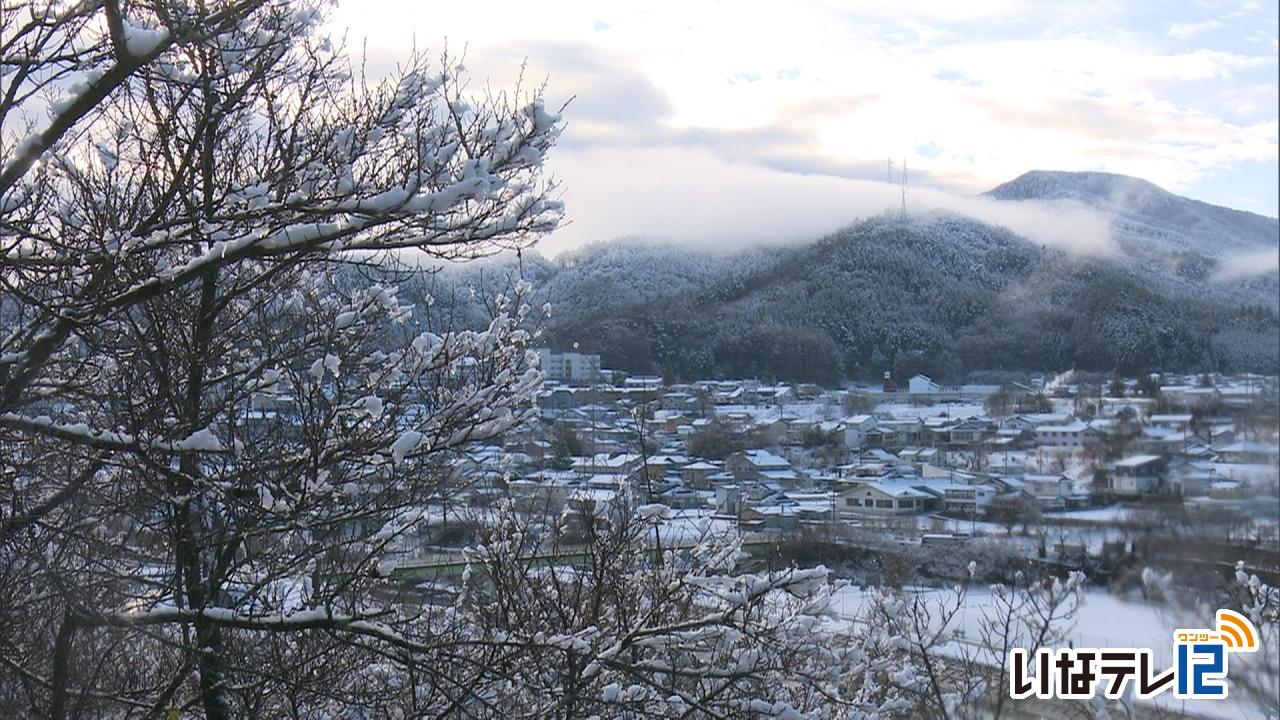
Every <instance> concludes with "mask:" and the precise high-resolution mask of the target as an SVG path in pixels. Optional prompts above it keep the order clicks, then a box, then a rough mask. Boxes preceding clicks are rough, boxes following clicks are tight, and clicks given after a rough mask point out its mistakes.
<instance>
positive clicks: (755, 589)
mask: <svg viewBox="0 0 1280 720" xmlns="http://www.w3.org/2000/svg"><path fill="white" fill-rule="evenodd" d="M3 1H4V3H5V4H4V5H3V9H2V10H0V32H2V37H0V121H2V123H3V129H4V137H3V140H2V141H0V153H2V156H3V163H2V166H0V667H2V668H3V671H2V672H0V715H4V716H16V717H25V716H49V717H55V718H64V717H158V716H164V715H167V714H170V713H173V712H176V713H178V714H180V715H201V716H205V717H209V718H230V717H264V718H265V717H422V716H447V717H453V716H465V717H506V716H509V715H511V714H522V715H526V716H544V715H545V714H552V715H560V716H563V717H572V716H576V715H579V714H581V713H583V712H596V713H600V714H605V715H613V716H617V715H630V716H637V715H659V716H668V715H671V714H681V715H686V716H707V717H724V716H745V715H752V714H755V715H759V716H784V717H786V716H790V717H795V716H797V715H799V714H801V713H803V714H806V715H811V716H815V717H823V716H829V717H836V716H843V715H849V714H852V715H858V714H874V713H879V712H880V711H881V710H883V709H884V708H886V707H889V706H892V704H893V703H895V702H897V698H896V694H895V690H894V689H893V688H892V687H890V686H888V685H885V684H883V683H881V682H879V681H877V680H875V677H877V675H876V674H875V673H874V672H872V673H871V674H868V672H870V670H869V669H872V668H880V669H883V668H884V667H885V666H886V664H888V663H892V662H894V660H893V658H892V657H891V656H890V655H888V654H882V655H880V656H878V657H874V658H873V657H872V654H871V653H870V652H869V650H868V649H869V648H879V647H887V646H886V645H885V643H884V642H883V633H881V632H852V631H850V630H849V629H848V628H843V627H842V626H841V625H840V624H839V623H838V622H835V621H834V620H833V619H832V618H831V617H830V616H829V613H828V612H827V608H828V606H827V600H828V599H829V596H830V587H829V586H828V585H827V583H826V575H825V572H824V571H822V570H820V569H817V570H808V571H798V570H788V571H783V572H773V573H762V574H751V573H748V574H740V573H738V572H737V571H736V570H734V566H735V561H736V559H737V549H738V545H737V544H736V540H735V539H734V538H732V537H726V538H719V539H715V540H712V539H708V540H707V541H706V542H702V543H699V544H698V545H697V547H695V548H694V549H693V550H692V551H688V552H684V551H682V552H681V553H676V552H675V550H674V549H667V550H664V551H663V552H664V553H665V554H664V555H663V556H662V561H661V562H658V561H656V560H657V555H656V550H655V548H653V547H652V546H651V545H650V544H648V542H647V538H650V537H653V536H654V533H656V532H657V530H656V529H655V527H654V525H653V523H654V521H655V518H657V517H659V516H660V515H661V508H656V507H649V508H647V509H644V508H641V509H637V510H638V512H636V513H630V512H628V513H624V514H623V515H622V516H621V518H620V519H619V520H618V522H616V523H609V524H607V527H606V528H605V529H604V530H601V531H600V532H599V533H597V534H595V535H593V536H591V537H590V542H589V548H590V549H589V550H588V551H587V555H588V557H590V559H591V560H590V563H588V565H587V567H588V568H590V570H591V571H590V572H589V573H586V574H583V573H582V572H580V571H578V570H575V569H574V567H575V566H572V565H569V564H559V563H557V564H554V565H553V566H552V567H547V566H545V564H543V565H539V564H538V563H536V562H533V561H532V560H531V559H530V557H529V556H528V553H529V552H530V551H531V550H536V549H537V548H538V545H537V544H536V543H533V544H530V543H527V542H526V540H527V539H528V538H529V536H528V533H527V532H526V530H525V529H521V528H522V527H525V528H527V524H528V518H525V520H523V521H520V520H519V518H518V517H517V516H516V515H515V514H513V513H510V512H499V513H497V514H496V516H495V523H496V524H495V525H494V526H493V528H492V531H493V533H494V534H491V535H490V536H488V537H486V540H485V543H484V545H483V546H481V547H479V548H476V549H475V550H474V554H473V557H474V558H475V564H476V565H477V566H482V567H483V573H484V575H485V576H486V578H487V579H486V580H485V581H484V583H482V584H480V585H478V586H476V587H472V586H470V585H468V590H467V595H466V596H465V597H464V598H463V600H464V602H462V603H461V604H460V605H459V606H457V607H454V606H453V605H451V604H449V603H441V602H437V601H433V600H432V599H431V598H430V597H427V596H426V595H424V594H422V593H420V592H415V591H412V590H411V589H406V588H405V587H404V586H402V585H400V584H398V583H396V582H391V581H389V580H388V579H387V578H386V577H385V573H384V572H383V570H384V569H385V567H384V566H385V560H386V558H387V555H388V552H389V551H391V550H394V549H396V548H397V547H398V546H399V545H400V544H401V543H402V541H403V539H404V538H405V537H406V536H407V535H408V534H409V533H410V531H411V530H412V529H413V528H414V527H415V526H416V525H417V523H418V521H419V520H420V519H421V518H422V517H423V516H424V514H425V513H426V512H427V511H426V510H425V509H424V508H427V507H428V506H429V503H430V502H432V501H439V500H444V499H448V498H450V497H451V496H452V495H453V493H454V488H453V487H451V483H452V482H454V481H453V480H452V479H451V478H453V477H454V475H453V474H451V473H449V472H447V471H446V468H445V466H446V465H447V464H448V463H449V461H450V460H451V459H452V454H453V453H455V452H457V451H459V450H460V449H462V448H464V447H466V446H467V445H468V444H469V443H474V442H477V441H483V440H487V439H493V438H497V437H498V436H500V435H501V434H502V433H504V432H505V431H507V430H509V429H510V428H512V427H514V426H516V425H517V424H518V423H520V422H521V421H523V420H525V419H527V418H528V417H529V416H530V414H531V408H532V405H531V398H532V396H533V393H534V392H535V391H536V389H537V388H538V387H539V384H540V381H541V375H540V373H539V372H538V370H537V368H536V364H535V360H534V358H536V355H534V354H533V353H531V352H530V351H529V348H528V345H529V343H530V342H531V341H532V339H533V336H534V333H536V330H531V326H533V325H536V318H535V317H534V312H533V311H532V310H531V309H530V303H529V302H528V301H527V300H528V295H527V288H526V287H525V286H524V285H522V284H516V285H514V286H513V287H512V288H511V289H510V292H508V293H504V294H502V295H501V296H500V297H495V298H493V299H491V300H489V299H488V298H486V300H489V301H488V303H487V305H486V307H487V308H488V309H489V310H490V315H491V316H492V317H491V322H490V323H489V324H488V327H487V328H485V329H482V330H479V331H476V330H474V329H473V330H464V329H460V328H457V327H454V326H453V325H452V324H451V323H450V322H449V314H448V313H439V314H434V313H433V312H432V311H431V310H430V309H429V307H428V309H426V310H424V309H423V308H422V307H418V308H417V309H416V310H414V309H412V308H411V307H410V306H409V305H408V304H407V303H405V302H404V301H403V300H402V299H401V297H400V293H399V292H398V288H397V286H396V285H395V283H392V282H382V281H379V282H372V281H371V282H352V276H353V274H352V272H350V271H349V269H350V268H351V267H353V266H359V265H360V264H365V265H367V266H368V267H369V268H370V270H371V272H370V273H369V276H370V277H371V278H372V277H383V278H385V277H387V275H388V274H387V273H386V271H385V266H386V263H388V262H391V261H392V260H393V259H394V257H393V256H395V255H396V253H400V252H403V253H405V254H413V255H414V256H416V257H423V256H425V257H426V258H428V259H456V258H472V257H476V256H481V255H485V254H489V253H493V252H495V251H498V250H502V249H515V250H517V251H519V250H521V249H522V248H524V247H527V246H528V245H529V244H530V243H532V242H534V241H535V240H536V238H537V237H538V236H539V235H540V234H542V233H545V232H546V231H548V230H550V229H551V228H553V227H555V225H556V224H557V222H558V221H559V219H560V216H561V208H560V206H559V204H558V203H557V202H556V201H555V200H554V199H553V195H554V192H555V186H554V184H553V183H551V182H550V181H548V180H546V179H544V177H543V175H542V172H541V168H542V158H543V156H544V154H545V153H546V152H547V151H548V150H549V149H550V147H551V146H552V144H553V143H554V141H555V139H556V137H557V135H558V133H559V130H560V122H559V117H558V114H557V113H555V112H550V111H548V110H547V109H546V108H545V107H544V103H543V101H542V99H541V96H540V94H539V92H536V91H534V92H528V91H525V90H522V89H520V88H516V89H515V90H513V91H511V92H508V93H487V94H481V95H477V94H474V93H471V92H469V91H468V90H467V88H466V84H465V79H464V77H463V70H462V69H461V68H460V67H458V66H455V65H454V64H452V63H451V62H449V61H448V60H447V59H444V60H442V61H440V62H433V61H430V60H428V59H427V58H425V57H423V56H418V55H413V56H410V57H409V58H407V59H406V60H405V62H404V64H403V65H402V66H401V67H400V69H399V70H398V71H397V72H396V73H395V74H394V75H393V76H391V77H390V78H389V79H387V80H385V81H377V82H373V83H369V82H366V81H364V79H363V78H361V77H359V76H358V74H357V73H354V72H353V71H352V68H351V64H350V61H349V60H348V58H347V57H346V55H345V54H344V53H343V52H342V50H341V47H340V45H335V44H333V42H332V41H331V40H330V39H329V38H327V37H325V36H324V34H323V31H322V27H323V25H322V23H323V20H324V12H323V8H322V7H312V6H310V5H307V4H305V3H300V2H296V1H294V0H205V1H203V2H200V1H194V2H193V1H190V0H135V1H133V2H122V1H121V0H87V1H86V2H76V3H60V2H37V3H34V4H26V3H23V4H19V3H14V2H11V1H10V0H3ZM375 265H376V268H375ZM420 303H421V304H426V305H428V306H430V304H431V300H430V298H429V297H423V298H421V300H420ZM633 515H634V516H633ZM562 520H563V519H562ZM521 522H524V523H525V525H523V526H522V525H521V524H520V523H521ZM560 522H561V520H555V521H554V522H553V523H551V525H553V526H555V525H557V524H558V523H560ZM551 663H554V665H551Z"/></svg>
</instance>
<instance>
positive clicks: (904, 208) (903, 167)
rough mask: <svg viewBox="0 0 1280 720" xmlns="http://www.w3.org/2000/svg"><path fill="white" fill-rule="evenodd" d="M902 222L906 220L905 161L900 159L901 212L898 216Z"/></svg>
mask: <svg viewBox="0 0 1280 720" xmlns="http://www.w3.org/2000/svg"><path fill="white" fill-rule="evenodd" d="M900 217H901V219H902V221H903V222H906V220H907V159H906V158H902V211H901V215H900Z"/></svg>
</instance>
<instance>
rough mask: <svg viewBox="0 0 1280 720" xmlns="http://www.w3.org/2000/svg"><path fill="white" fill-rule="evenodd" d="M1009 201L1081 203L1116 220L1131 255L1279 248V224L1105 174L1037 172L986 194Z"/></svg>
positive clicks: (1218, 254)
mask: <svg viewBox="0 0 1280 720" xmlns="http://www.w3.org/2000/svg"><path fill="white" fill-rule="evenodd" d="M985 195H987V196H988V197H991V198H995V199H997V200H1004V201H1019V202H1022V201H1041V202H1045V201H1048V202H1061V203H1076V204H1079V205H1084V206H1086V207H1088V208H1091V209H1093V210H1097V211H1100V212H1104V213H1106V214H1108V215H1110V216H1111V218H1112V231H1113V233H1115V235H1116V237H1117V239H1118V240H1119V241H1120V243H1121V246H1122V247H1123V248H1124V249H1125V250H1127V251H1129V252H1130V253H1144V252H1150V251H1159V250H1163V251H1165V252H1170V253H1183V252H1194V253H1198V254H1200V255H1203V256H1205V257H1207V258H1214V259H1222V258H1223V257H1225V256H1227V255H1229V254H1231V253H1240V252H1256V251H1261V250H1266V249H1271V250H1274V249H1276V248H1277V246H1280V220H1277V219H1276V218H1270V217H1265V216H1262V215H1256V214H1254V213H1250V212H1244V211H1241V210H1232V209H1231V208H1226V207H1221V206H1218V205H1210V204H1209V203H1205V202H1201V201H1199V200H1192V199H1190V198H1185V197H1182V196H1180V195H1174V194H1173V193H1171V192H1168V191H1166V190H1164V189H1162V188H1160V187H1159V186H1157V185H1155V184H1154V183H1150V182H1148V181H1146V180H1142V179H1140V178H1135V177H1129V176H1127V175H1115V174H1112V173H1102V172H1056V171H1047V170H1033V171H1031V172H1028V173H1025V174H1023V175H1021V176H1019V177H1017V178H1015V179H1013V180H1010V181H1009V182H1007V183H1004V184H1002V185H999V186H997V187H995V188H993V189H991V190H989V191H987V192H986V193H985Z"/></svg>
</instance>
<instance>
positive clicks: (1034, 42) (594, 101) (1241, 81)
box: [334, 0, 1280, 253]
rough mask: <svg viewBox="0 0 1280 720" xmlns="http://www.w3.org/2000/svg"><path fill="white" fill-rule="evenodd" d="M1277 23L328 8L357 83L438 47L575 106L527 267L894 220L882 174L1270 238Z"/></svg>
mask: <svg viewBox="0 0 1280 720" xmlns="http://www.w3.org/2000/svg"><path fill="white" fill-rule="evenodd" d="M903 5H908V6H909V7H905V8H904V7H902V6H903ZM1277 23H1278V20H1277V2H1275V1H1272V2H1244V1H1242V0H1233V1H1231V2H1211V1H1209V0H1194V1H1191V2H1176V3H1170V2H1164V1H1162V0H1142V1H1128V2H1126V1H1124V0H1105V1H1103V2H1089V0H1083V1H1080V2H1070V3H1062V2H1054V3H1044V4H1039V3H1028V2H1005V1H1003V0H966V1H965V2H956V1H955V0H935V1H927V2H912V3H902V2H894V1H892V0H855V1H852V2H848V1H845V2H842V1H837V0H831V1H816V2H806V3H797V2H787V3H781V2H776V1H775V2H760V3H756V2H705V3H701V2H691V1H689V0H685V1H683V2H662V1H648V2H642V3H620V2H608V3H602V2H553V3H537V2H531V1H529V0H524V1H515V2H507V1H498V0H486V1H484V2H470V3H437V2H422V1H421V0H361V1H359V2H357V1H355V0H343V1H342V4H341V5H340V6H339V11H338V13H337V14H336V16H335V18H334V24H335V25H336V26H344V27H347V28H349V30H348V44H349V46H350V47H352V48H356V49H358V48H359V46H360V44H361V43H366V42H367V46H368V49H369V56H370V60H371V63H372V64H373V65H374V66H375V67H377V66H383V67H385V66H387V64H389V63H391V62H393V61H394V59H395V58H396V57H398V56H403V54H404V53H405V52H406V51H407V49H408V48H409V47H410V46H411V44H412V43H414V42H416V43H417V46H418V47H419V48H430V49H431V50H433V51H435V50H439V49H443V48H444V46H445V43H446V41H447V43H448V46H449V48H450V50H451V51H452V52H454V53H458V52H460V51H462V50H463V49H464V47H465V50H466V66H467V68H468V71H469V73H470V75H471V76H472V78H473V83H477V84H482V83H483V82H484V81H485V80H486V79H488V80H489V81H490V82H491V83H492V84H493V85H494V86H496V87H501V86H504V85H509V84H510V83H511V82H512V81H513V79H514V78H515V76H516V72H517V71H518V69H519V66H520V64H521V63H522V62H524V61H527V66H528V67H527V70H526V77H527V78H530V79H533V80H537V81H540V80H543V79H546V80H547V81H548V97H549V99H550V100H551V101H553V102H562V101H564V100H566V99H568V98H569V97H570V96H573V97H574V98H575V99H574V100H573V102H572V103H571V104H570V106H569V108H568V110H567V113H566V119H567V128H566V131H565V133H564V135H563V137H562V139H561V142H560V144H559V147H558V148H557V149H556V150H555V151H554V154H553V155H552V157H551V158H550V160H549V161H548V166H549V168H550V170H551V171H552V172H553V173H554V174H555V175H556V176H557V177H558V178H559V179H560V180H562V181H563V183H564V188H565V190H564V200H565V201H566V203H567V205H568V216H569V219H570V220H571V224H570V225H568V226H567V227H565V228H563V229H561V230H559V231H557V232H556V234H555V235H554V236H553V237H551V238H549V239H548V240H547V241H546V242H545V243H544V244H543V250H544V252H548V253H555V252H557V251H559V250H561V249H564V248H566V247H572V246H576V245H578V244H581V243H583V242H590V241H594V240H604V239H608V238H610V237H614V236H619V235H637V234H640V235H658V236H666V237H671V238H675V239H682V238H692V239H710V240H712V241H729V240H732V239H735V238H745V239H779V240H785V239H788V238H787V237H782V236H786V235H794V236H796V237H811V236H813V235H815V234H818V233H822V232H826V231H829V230H832V229H835V228H836V227H838V226H840V225H843V224H846V223H848V222H850V221H852V220H854V219H856V218H858V217H859V216H862V215H866V214H868V213H872V212H878V211H879V210H882V209H885V208H886V207H889V206H891V205H896V204H897V202H898V199H897V196H898V193H897V190H896V189H895V188H894V187H892V186H889V185H887V184H885V182H884V181H885V179H886V170H887V168H886V165H887V162H886V161H887V159H888V157H889V156H893V157H894V158H895V162H896V163H897V164H898V165H899V169H900V164H901V159H902V158H905V159H906V161H907V164H908V167H909V172H910V183H911V186H912V188H913V190H912V192H913V193H915V194H913V195H912V199H917V200H919V202H920V203H922V204H935V205H946V204H947V202H946V201H945V200H944V199H943V198H945V197H947V196H948V195H949V196H955V195H965V194H970V193H977V192H981V191H983V190H986V189H988V188H990V187H991V186H993V185H996V184H998V183H1000V182H1003V181H1005V180H1009V179H1012V178H1014V177H1016V176H1017V175H1019V174H1021V173H1022V172H1024V171H1027V170H1031V169H1055V170H1105V171H1110V172H1118V173H1125V174H1129V175H1136V176H1139V177H1143V178H1146V179H1148V180H1151V181H1153V182H1155V183H1157V184H1159V185H1161V186H1163V187H1164V188H1166V189H1168V190H1172V191H1174V192H1178V193H1181V194H1185V195H1189V196H1191V197H1195V198H1197V199H1201V200H1205V201H1208V202H1212V203H1216V204H1221V205H1227V206H1230V207H1234V208H1239V209H1242V210H1250V211H1253V212H1258V213H1263V214H1266V215H1270V216H1275V215H1276V214H1277V194H1278V192H1280V190H1278V188H1277V174H1278V172H1280V167H1278V162H1277V153H1278V149H1277V147H1278V146H1277V135H1278V134H1280V124H1278V123H1277V105H1278V104H1280V97H1278V90H1277V72H1278V69H1277ZM917 190H918V192H917ZM930 190H932V192H930ZM926 201H928V202H926Z"/></svg>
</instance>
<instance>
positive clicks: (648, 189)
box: [540, 146, 1114, 255]
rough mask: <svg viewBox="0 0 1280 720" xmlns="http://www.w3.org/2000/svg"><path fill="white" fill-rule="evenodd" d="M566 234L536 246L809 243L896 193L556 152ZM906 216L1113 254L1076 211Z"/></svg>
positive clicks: (700, 158)
mask: <svg viewBox="0 0 1280 720" xmlns="http://www.w3.org/2000/svg"><path fill="white" fill-rule="evenodd" d="M553 169H554V170H555V171H556V174H557V175H558V176H559V177H560V178H562V179H563V180H564V181H565V184H566V187H567V190H566V193H565V201H566V207H567V208H568V220H569V221H570V222H569V224H568V225H566V226H565V227H563V228H561V229H560V230H557V231H556V232H555V233H553V234H552V235H551V237H549V238H548V239H547V240H546V241H544V242H543V244H542V245H541V248H540V249H541V250H542V251H543V252H545V253H547V254H550V255H554V254H557V253H559V252H562V251H564V250H566V249H569V248H573V247H577V246H580V245H583V244H586V243H589V242H595V241H600V240H609V239H612V238H614V237H616V236H619V235H640V236H645V237H652V238H664V239H669V240H673V241H680V242H689V243H695V244H700V245H709V246H712V247H717V248H729V249H731V248H738V247H745V246H752V245H761V244H785V243H789V242H802V241H808V240H812V239H814V238H816V237H819V236H821V235H824V234H827V233H830V232H832V231H834V230H837V229H839V228H841V227H843V226H845V225H848V224H849V223H851V222H854V221H855V220H858V219H860V218H864V217H867V216H869V215H874V214H877V213H881V212H884V211H890V212H896V211H897V210H898V208H899V207H900V204H901V188H900V186H898V185H891V184H888V183H884V182H876V181H870V180H850V179H846V178H837V177H831V176H823V175H801V174H796V173H787V172H781V171H778V170H773V169H770V168H766V167H762V166H760V165H756V164H751V163H744V162H730V161H726V160H724V159H722V158H720V157H718V156H716V155H714V154H713V153H711V152H710V151H708V150H706V149H702V148H688V147H675V146H663V147H656V148H644V149H640V148H607V149H606V148H591V149H586V150H582V151H569V152H565V151H561V152H559V153H558V154H557V155H556V157H555V159H554V161H553ZM907 205H908V210H909V212H912V213H919V212H927V211H936V210H942V211H952V212H957V213H962V214H965V215H969V216H971V217H975V218H978V219H980V220H983V221H985V222H989V223H993V224H998V225H1003V226H1005V227H1008V228H1009V229H1011V230H1013V231H1014V232H1017V233H1019V234H1021V235H1024V236H1025V237H1027V238H1028V239H1030V240H1032V241H1033V242H1037V243H1041V244H1044V245H1048V246H1051V247H1057V248H1064V249H1069V250H1072V251H1076V252H1085V253H1108V252H1111V251H1113V249H1114V248H1113V245H1112V239H1111V232H1110V226H1109V223H1108V221H1107V220H1106V219H1105V218H1104V217H1102V216H1101V215H1099V214H1097V213H1094V212H1091V211H1089V210H1086V209H1084V208H1082V207H1078V206H1074V207H1071V206H1066V207H1064V206H1049V205H1046V204H1041V203H1005V202H998V201H995V200H991V199H988V198H984V197H974V196H964V195H957V194H952V193H947V192H943V191H940V190H935V189H930V188H910V187H909V188H908V194H907Z"/></svg>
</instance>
